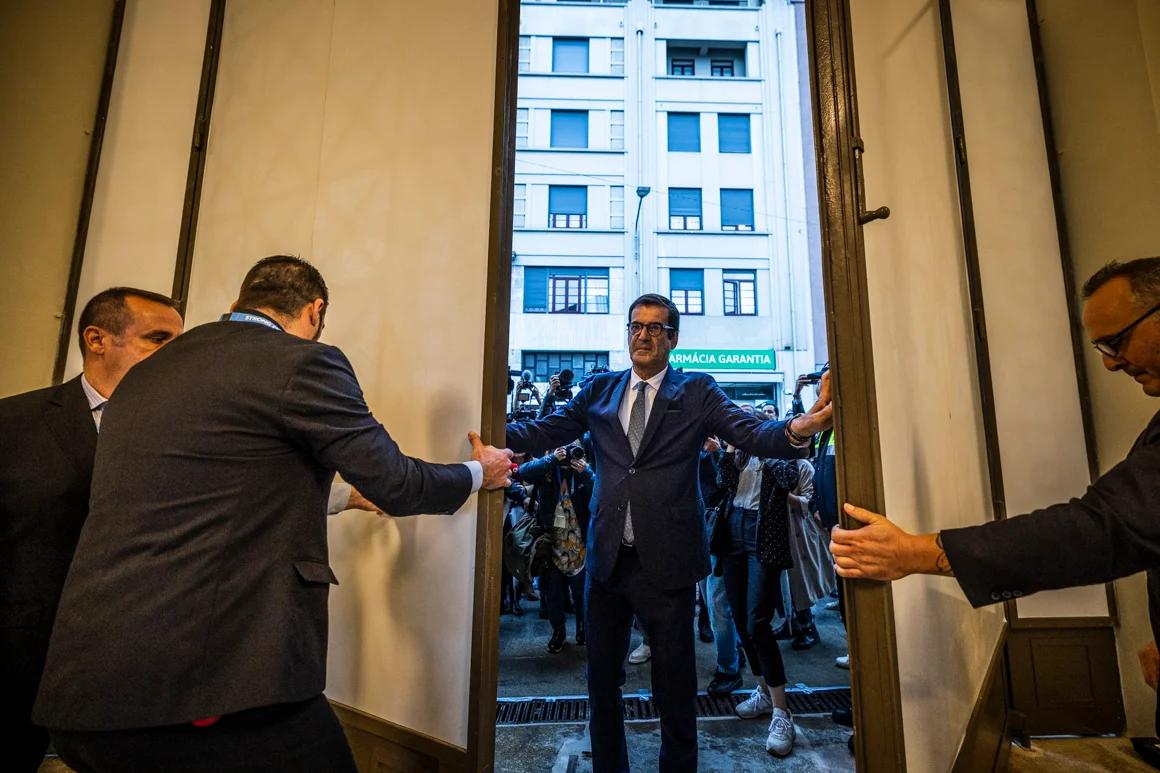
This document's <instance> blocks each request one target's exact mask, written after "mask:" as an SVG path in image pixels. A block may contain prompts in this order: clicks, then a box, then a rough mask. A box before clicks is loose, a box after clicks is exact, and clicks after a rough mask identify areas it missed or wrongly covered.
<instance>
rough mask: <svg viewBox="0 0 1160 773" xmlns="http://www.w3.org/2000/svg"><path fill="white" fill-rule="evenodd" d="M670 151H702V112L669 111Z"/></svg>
mask: <svg viewBox="0 0 1160 773" xmlns="http://www.w3.org/2000/svg"><path fill="white" fill-rule="evenodd" d="M669 151H670V152H687V153H700V152H701V114H700V113H669Z"/></svg>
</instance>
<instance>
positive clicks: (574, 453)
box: [568, 446, 584, 460]
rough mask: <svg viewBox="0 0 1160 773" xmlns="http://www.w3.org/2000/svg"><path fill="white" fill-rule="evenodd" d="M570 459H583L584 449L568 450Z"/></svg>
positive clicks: (575, 447) (578, 447)
mask: <svg viewBox="0 0 1160 773" xmlns="http://www.w3.org/2000/svg"><path fill="white" fill-rule="evenodd" d="M568 458H569V459H573V460H576V459H583V458H584V449H583V448H581V447H580V446H572V447H571V448H569V449H568Z"/></svg>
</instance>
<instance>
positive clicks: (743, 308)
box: [723, 271, 757, 317]
mask: <svg viewBox="0 0 1160 773" xmlns="http://www.w3.org/2000/svg"><path fill="white" fill-rule="evenodd" d="M723 279H724V280H725V316H727V317H743V316H744V317H752V316H755V315H756V314H757V280H756V279H755V278H754V272H752V271H726V272H725V273H724V276H723Z"/></svg>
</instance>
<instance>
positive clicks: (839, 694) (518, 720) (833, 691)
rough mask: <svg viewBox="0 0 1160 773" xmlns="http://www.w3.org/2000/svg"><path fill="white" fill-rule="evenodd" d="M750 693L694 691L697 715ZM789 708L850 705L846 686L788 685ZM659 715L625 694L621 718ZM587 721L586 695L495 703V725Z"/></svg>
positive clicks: (727, 708) (725, 711)
mask: <svg viewBox="0 0 1160 773" xmlns="http://www.w3.org/2000/svg"><path fill="white" fill-rule="evenodd" d="M748 697H749V693H748V692H741V691H738V692H735V693H733V694H732V695H728V696H725V697H722V698H714V697H711V696H709V695H707V694H705V693H698V695H697V717H698V719H722V718H726V717H733V716H736V714H735V713H734V711H733V707H734V706H736V705H737V704H738V703H740V702H741V701H743V700H745V699H746V698H748ZM786 698H787V699H788V702H789V709H790V711H792V712H793V713H794V714H829V713H830V712H831V711H833V710H834V709H848V708H850V688H849V687H821V688H817V689H810V688H808V687H791V688H789V689H788V690H786ZM658 718H659V715H658V714H657V708H656V702H655V701H653V700H651V698H650V696H649V695H647V694H639V695H626V696H624V720H625V721H626V722H648V721H652V720H656V719H658ZM587 721H588V698H587V697H586V696H582V695H580V696H561V697H555V698H552V697H549V698H500V699H499V701H498V702H497V705H496V713H495V723H496V725H546V724H560V723H568V722H587Z"/></svg>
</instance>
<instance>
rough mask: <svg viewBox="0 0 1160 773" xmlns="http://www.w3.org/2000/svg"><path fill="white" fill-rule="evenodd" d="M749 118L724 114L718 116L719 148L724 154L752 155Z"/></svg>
mask: <svg viewBox="0 0 1160 773" xmlns="http://www.w3.org/2000/svg"><path fill="white" fill-rule="evenodd" d="M749 137H750V135H749V116H748V115H735V114H728V113H722V114H720V115H718V116H717V146H718V150H719V151H720V152H722V153H751V152H752V148H751V146H750V139H749Z"/></svg>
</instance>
